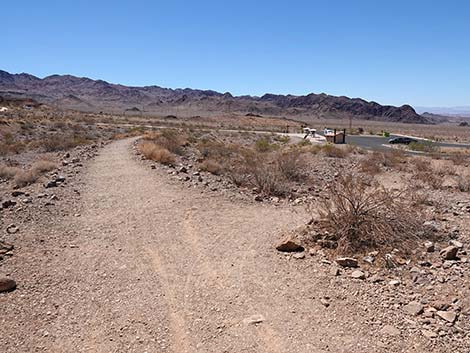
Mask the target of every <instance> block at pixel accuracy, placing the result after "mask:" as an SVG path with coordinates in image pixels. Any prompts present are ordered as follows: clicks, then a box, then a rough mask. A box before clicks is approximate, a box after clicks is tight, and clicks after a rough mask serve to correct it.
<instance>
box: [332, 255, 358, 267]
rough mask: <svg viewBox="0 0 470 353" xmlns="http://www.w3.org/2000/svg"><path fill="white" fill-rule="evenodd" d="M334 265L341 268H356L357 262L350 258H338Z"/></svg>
mask: <svg viewBox="0 0 470 353" xmlns="http://www.w3.org/2000/svg"><path fill="white" fill-rule="evenodd" d="M335 261H336V263H337V264H338V265H340V266H342V267H357V266H358V262H357V260H356V259H354V258H352V257H338V258H337V259H336V260H335Z"/></svg>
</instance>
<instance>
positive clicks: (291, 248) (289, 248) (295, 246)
mask: <svg viewBox="0 0 470 353" xmlns="http://www.w3.org/2000/svg"><path fill="white" fill-rule="evenodd" d="M276 249H277V250H279V251H284V252H302V251H304V247H303V246H302V245H300V243H299V242H298V241H297V240H294V239H292V238H286V239H284V240H282V241H281V242H279V244H277V245H276Z"/></svg>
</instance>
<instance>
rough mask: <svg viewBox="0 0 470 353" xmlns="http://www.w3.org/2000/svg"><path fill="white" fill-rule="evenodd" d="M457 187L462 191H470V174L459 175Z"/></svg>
mask: <svg viewBox="0 0 470 353" xmlns="http://www.w3.org/2000/svg"><path fill="white" fill-rule="evenodd" d="M457 188H458V189H459V191H461V192H470V176H459V177H458V179H457Z"/></svg>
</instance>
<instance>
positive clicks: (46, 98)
mask: <svg viewBox="0 0 470 353" xmlns="http://www.w3.org/2000/svg"><path fill="white" fill-rule="evenodd" d="M0 95H4V96H13V97H28V98H32V99H36V100H37V101H39V102H41V103H46V104H52V105H57V106H59V107H61V108H72V109H79V110H88V111H108V112H123V111H126V110H128V109H130V108H133V107H138V108H139V110H141V111H143V112H145V113H147V114H168V113H175V114H176V115H180V116H191V115H196V114H198V115H204V114H217V113H227V112H235V113H243V114H247V113H252V114H263V115H274V116H286V117H291V118H297V119H302V120H311V119H314V118H342V119H347V118H351V117H352V118H355V119H369V120H383V121H392V122H406V123H429V122H431V121H430V120H429V119H428V118H426V117H423V116H421V115H419V114H417V113H416V112H415V111H414V109H413V108H412V107H410V106H409V105H404V106H401V107H394V106H383V105H380V104H378V103H375V102H367V101H365V100H363V99H358V98H354V99H351V98H348V97H335V96H330V95H327V94H324V93H322V94H314V93H311V94H308V95H305V96H293V95H275V94H265V95H264V96H262V97H252V96H239V97H234V96H232V95H231V94H230V93H219V92H215V91H210V90H197V89H189V88H185V89H169V88H162V87H159V86H146V87H128V86H123V85H119V84H111V83H108V82H106V81H102V80H92V79H89V78H85V77H75V76H71V75H52V76H48V77H45V78H43V79H40V78H38V77H35V76H32V75H29V74H24V73H23V74H10V73H8V72H6V71H1V70H0Z"/></svg>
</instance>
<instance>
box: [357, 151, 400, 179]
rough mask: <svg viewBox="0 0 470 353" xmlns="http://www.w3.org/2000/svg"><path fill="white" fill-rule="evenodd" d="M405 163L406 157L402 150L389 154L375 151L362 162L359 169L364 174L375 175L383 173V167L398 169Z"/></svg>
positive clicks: (389, 152) (388, 152)
mask: <svg viewBox="0 0 470 353" xmlns="http://www.w3.org/2000/svg"><path fill="white" fill-rule="evenodd" d="M405 162H406V156H405V154H404V152H403V151H401V150H392V151H387V152H378V151H374V152H372V153H369V154H368V155H367V156H366V157H365V158H364V159H362V160H361V162H360V163H359V168H360V170H361V171H362V172H364V173H367V174H370V175H375V174H378V173H380V172H381V171H382V167H385V168H396V167H397V166H399V165H401V164H402V163H405Z"/></svg>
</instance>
